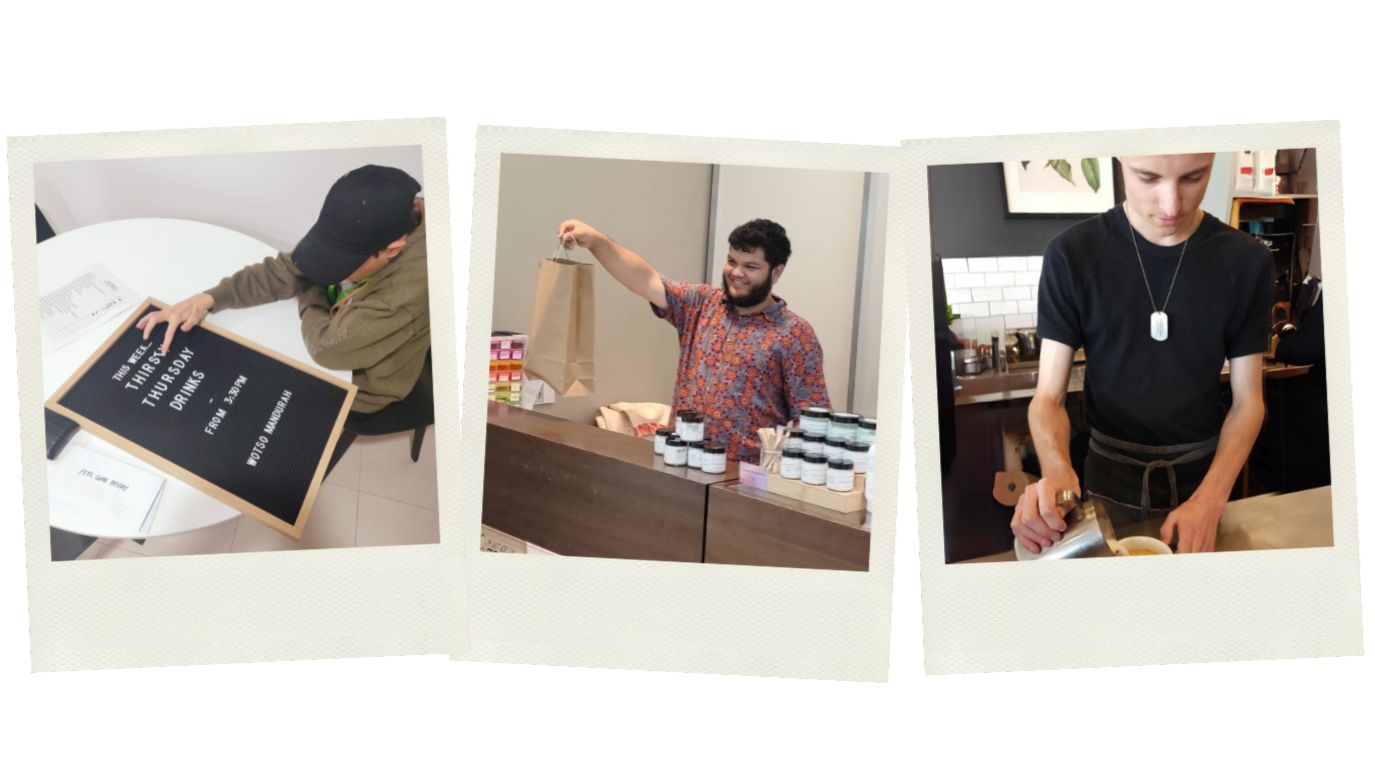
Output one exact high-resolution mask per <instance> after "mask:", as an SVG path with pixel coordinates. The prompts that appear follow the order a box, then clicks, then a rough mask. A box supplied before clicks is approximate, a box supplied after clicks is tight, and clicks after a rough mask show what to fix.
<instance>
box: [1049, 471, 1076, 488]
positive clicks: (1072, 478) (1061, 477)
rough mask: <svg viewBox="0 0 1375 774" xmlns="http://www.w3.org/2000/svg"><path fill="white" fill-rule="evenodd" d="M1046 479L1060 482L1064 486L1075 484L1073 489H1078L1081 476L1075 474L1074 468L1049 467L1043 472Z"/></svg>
mask: <svg viewBox="0 0 1375 774" xmlns="http://www.w3.org/2000/svg"><path fill="white" fill-rule="evenodd" d="M1041 472H1042V473H1043V474H1044V477H1045V478H1048V479H1050V480H1051V481H1056V482H1060V483H1062V484H1064V485H1068V484H1071V483H1072V484H1074V487H1072V488H1078V486H1079V476H1078V475H1077V474H1076V473H1075V472H1074V468H1072V467H1068V466H1061V465H1052V466H1047V467H1045V468H1043V469H1042V471H1041Z"/></svg>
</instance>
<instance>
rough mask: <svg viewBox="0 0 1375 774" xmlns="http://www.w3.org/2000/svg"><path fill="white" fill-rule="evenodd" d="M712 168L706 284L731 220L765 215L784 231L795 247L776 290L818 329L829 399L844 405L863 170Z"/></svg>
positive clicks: (717, 270) (717, 266) (721, 264)
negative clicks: (714, 175)
mask: <svg viewBox="0 0 1375 774" xmlns="http://www.w3.org/2000/svg"><path fill="white" fill-rule="evenodd" d="M717 169H718V173H717V187H716V205H715V212H714V222H715V224H716V229H715V239H714V240H713V243H712V245H711V273H710V278H711V282H712V283H713V284H719V283H720V278H721V272H723V271H724V270H725V265H726V256H727V254H728V252H729V251H730V246H729V244H727V238H728V237H729V236H730V232H731V231H732V230H733V229H734V228H735V227H736V226H739V225H741V224H743V223H746V222H748V221H750V220H754V219H755V218H766V219H768V220H772V221H774V222H776V223H779V224H780V225H782V226H783V228H785V229H787V232H788V239H789V240H790V241H791V242H792V249H793V252H792V256H791V257H790V258H789V259H788V268H787V269H785V270H784V272H783V278H782V279H781V280H779V282H778V284H777V285H776V286H775V289H774V293H775V295H777V296H778V297H779V298H782V299H784V300H785V301H787V302H788V308H789V309H790V310H792V311H793V312H795V313H796V314H798V315H801V316H802V317H803V318H804V319H805V320H807V322H809V323H811V325H812V327H813V328H814V329H815V330H816V334H817V337H818V338H819V339H820V340H821V349H822V353H823V355H822V362H823V367H824V369H825V372H826V386H827V387H828V388H829V390H830V393H831V405H832V406H835V407H842V406H846V407H848V406H849V405H850V404H851V398H850V394H851V385H850V366H851V363H850V355H851V345H852V336H853V333H854V324H855V287H856V280H857V276H856V275H857V271H858V267H859V245H860V223H861V210H862V208H863V203H864V173H863V172H836V171H831V170H810V169H778V168H770V167H738V166H725V165H723V166H720V167H718V168H717Z"/></svg>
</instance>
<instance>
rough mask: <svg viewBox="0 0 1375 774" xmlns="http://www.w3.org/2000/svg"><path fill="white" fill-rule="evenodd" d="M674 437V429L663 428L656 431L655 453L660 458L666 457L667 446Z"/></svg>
mask: <svg viewBox="0 0 1375 774" xmlns="http://www.w3.org/2000/svg"><path fill="white" fill-rule="evenodd" d="M672 436H673V428H671V427H661V428H659V429H658V430H655V431H654V453H655V454H657V455H659V456H660V457H662V456H664V449H665V448H666V447H665V444H666V443H667V441H668V439H669V438H671V437H672Z"/></svg>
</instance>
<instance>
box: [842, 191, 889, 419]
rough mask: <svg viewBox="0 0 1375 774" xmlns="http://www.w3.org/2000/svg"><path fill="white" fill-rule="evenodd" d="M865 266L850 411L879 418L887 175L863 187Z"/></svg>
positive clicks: (886, 222)
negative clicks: (865, 194) (865, 202)
mask: <svg viewBox="0 0 1375 774" xmlns="http://www.w3.org/2000/svg"><path fill="white" fill-rule="evenodd" d="M866 187H867V189H868V197H869V207H868V211H867V212H866V213H865V221H866V223H865V237H864V266H863V270H862V272H861V279H860V283H861V284H860V299H859V330H858V331H857V334H858V335H857V336H856V339H855V353H854V361H855V375H854V384H853V385H851V388H850V393H851V394H850V410H851V411H853V412H855V413H857V414H862V415H864V416H866V417H876V416H877V415H878V364H879V334H880V332H881V331H882V330H883V265H884V262H883V259H884V255H885V253H886V252H887V234H888V175H887V174H885V173H882V172H875V173H872V174H870V175H869V176H868V182H867V183H866Z"/></svg>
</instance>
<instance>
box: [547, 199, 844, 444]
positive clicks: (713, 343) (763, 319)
mask: <svg viewBox="0 0 1375 774" xmlns="http://www.w3.org/2000/svg"><path fill="white" fill-rule="evenodd" d="M559 237H560V238H561V239H562V240H563V242H564V244H565V245H569V246H571V245H573V244H577V245H578V246H580V247H584V248H586V249H587V250H589V251H590V252H591V253H592V256H593V257H594V258H596V259H597V262H598V263H600V264H601V265H602V266H604V267H605V268H606V270H607V271H608V272H610V273H611V276H612V277H615V278H616V281H617V282H619V283H621V284H622V285H624V286H626V288H627V289H629V290H630V292H632V293H634V294H635V295H637V296H640V297H641V298H643V299H645V300H647V301H649V303H650V306H651V308H652V309H653V311H654V314H655V315H656V316H657V317H659V318H660V319H663V320H667V321H668V322H669V323H671V324H672V325H673V327H675V328H677V329H678V346H679V355H678V376H677V385H676V387H675V388H674V393H673V408H674V411H675V414H676V412H677V411H680V410H685V409H686V410H693V411H700V412H702V415H703V417H704V418H705V419H706V426H707V431H706V432H707V435H706V440H707V441H708V442H709V443H712V444H718V445H720V446H723V447H725V449H726V457H727V459H730V460H735V461H743V462H754V463H757V462H758V461H759V437H758V433H757V432H756V431H757V430H758V429H759V428H761V427H776V426H779V425H786V424H788V422H789V421H791V420H794V419H797V418H798V416H799V415H800V414H801V413H802V409H803V408H805V407H808V406H820V407H829V406H830V397H829V395H828V394H827V391H826V376H825V374H824V373H823V372H822V368H821V342H820V341H818V340H817V337H816V332H815V331H813V330H812V326H811V325H809V324H808V323H807V321H806V320H804V319H802V318H801V317H799V316H797V315H796V314H793V312H792V311H790V310H789V309H788V305H787V302H785V301H784V300H783V299H781V298H779V297H777V296H775V295H774V294H773V286H774V284H775V283H777V282H778V280H779V279H780V278H781V277H782V276H783V270H784V269H785V268H786V267H787V263H788V256H789V255H791V254H792V245H791V243H790V242H789V241H788V234H787V232H786V231H784V229H783V227H782V226H780V225H778V224H777V223H774V222H772V221H768V220H752V221H750V222H749V223H746V224H744V225H743V226H740V227H738V228H736V229H735V230H734V231H732V232H731V234H730V238H729V240H728V242H729V245H730V252H729V253H728V254H727V258H726V269H725V271H723V272H722V273H721V286H720V287H713V286H711V285H696V284H687V283H682V282H676V281H674V280H671V279H669V278H667V277H664V276H663V275H661V274H659V272H657V271H655V270H654V267H652V266H650V265H649V263H648V262H647V261H645V259H644V258H641V257H640V256H638V255H636V254H635V253H633V252H631V251H630V250H627V249H626V248H624V247H622V246H620V245H618V244H616V243H615V242H614V241H613V240H612V239H611V238H610V237H608V236H607V235H606V234H603V233H602V232H600V231H598V230H596V229H594V228H592V227H591V226H589V225H587V224H586V223H583V222H581V221H577V220H567V221H564V222H563V223H562V224H561V225H560V226H559Z"/></svg>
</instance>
